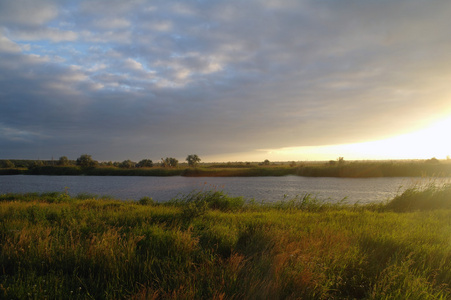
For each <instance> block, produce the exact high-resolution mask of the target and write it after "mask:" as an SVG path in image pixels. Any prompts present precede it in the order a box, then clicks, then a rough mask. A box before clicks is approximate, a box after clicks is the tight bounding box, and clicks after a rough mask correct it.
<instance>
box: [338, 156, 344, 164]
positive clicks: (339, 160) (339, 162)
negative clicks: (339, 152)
mask: <svg viewBox="0 0 451 300" xmlns="http://www.w3.org/2000/svg"><path fill="white" fill-rule="evenodd" d="M337 161H338V164H339V165H342V164H344V163H345V159H344V158H343V157H342V156H340V157H339V158H338V159H337Z"/></svg>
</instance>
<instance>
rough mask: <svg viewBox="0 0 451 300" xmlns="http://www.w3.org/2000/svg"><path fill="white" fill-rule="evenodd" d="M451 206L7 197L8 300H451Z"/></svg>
mask: <svg viewBox="0 0 451 300" xmlns="http://www.w3.org/2000/svg"><path fill="white" fill-rule="evenodd" d="M435 196H439V197H440V199H441V200H440V201H438V202H439V204H433V205H432V206H428V205H427V203H430V200H431V199H434V197H435ZM409 203H410V204H411V203H415V205H409ZM450 203H451V187H450V186H449V185H443V186H440V187H437V186H435V185H430V186H427V187H425V188H423V189H419V188H413V189H410V190H408V191H406V192H405V193H404V194H402V195H400V196H398V197H397V198H395V199H394V200H392V201H391V202H389V203H387V204H384V205H373V206H349V207H348V206H343V205H331V204H324V203H319V202H316V201H315V199H312V198H310V197H309V195H306V196H304V197H301V198H298V199H293V200H292V201H287V202H283V203H282V202H281V203H277V204H272V205H256V204H252V203H248V204H246V203H244V201H243V200H242V199H241V198H232V197H228V196H227V195H224V194H223V193H221V192H214V191H211V192H208V191H207V192H193V193H191V194H189V195H186V196H184V197H182V198H180V199H174V200H173V201H170V202H169V203H165V204H155V203H153V202H152V201H151V199H150V198H143V199H141V200H140V201H138V202H136V203H126V202H121V201H115V200H109V199H98V198H94V197H92V196H91V197H88V196H86V195H84V196H80V197H78V198H77V197H75V198H70V197H69V196H67V195H65V194H64V193H47V194H25V195H3V196H0V220H1V225H0V243H1V252H0V265H1V269H0V298H2V299H14V298H18V299H29V298H31V299H44V298H48V299H53V298H64V299H66V298H67V299H86V298H88V299H89V298H91V299H121V298H131V299H168V298H169V299H294V298H301V299H353V298H355V299H449V298H451V290H450V287H449V284H450V283H451V243H450V234H451V206H450Z"/></svg>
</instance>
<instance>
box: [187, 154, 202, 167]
mask: <svg viewBox="0 0 451 300" xmlns="http://www.w3.org/2000/svg"><path fill="white" fill-rule="evenodd" d="M186 161H187V162H188V165H189V166H190V167H195V166H197V164H198V163H199V162H200V158H199V156H197V154H190V155H188V156H187V157H186Z"/></svg>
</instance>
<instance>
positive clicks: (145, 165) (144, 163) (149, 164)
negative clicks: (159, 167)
mask: <svg viewBox="0 0 451 300" xmlns="http://www.w3.org/2000/svg"><path fill="white" fill-rule="evenodd" d="M138 167H139V168H152V167H153V162H152V160H151V159H143V160H141V161H140V162H139V163H138Z"/></svg>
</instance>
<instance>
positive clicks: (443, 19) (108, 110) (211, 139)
mask: <svg viewBox="0 0 451 300" xmlns="http://www.w3.org/2000/svg"><path fill="white" fill-rule="evenodd" d="M5 3H6V4H5ZM5 3H4V2H1V5H2V7H0V8H2V9H0V27H1V28H2V30H1V31H0V33H1V35H0V54H1V56H2V59H1V60H0V105H2V110H1V111H0V118H1V120H2V122H3V126H4V128H13V129H14V130H16V131H15V132H35V131H34V130H33V128H39V129H40V130H39V132H42V134H43V136H46V137H47V139H46V142H45V146H42V150H43V151H46V150H45V149H47V151H48V152H51V151H53V150H52V147H55V148H58V149H64V150H65V151H71V153H74V152H76V151H81V152H83V153H85V152H92V154H94V155H96V154H98V155H99V156H102V158H103V159H116V160H123V159H125V158H131V159H139V158H142V157H148V156H149V155H155V156H156V157H157V158H159V157H161V156H167V155H170V154H169V153H173V154H171V155H173V156H180V157H183V156H186V154H187V153H198V154H200V155H202V153H204V154H205V155H213V154H221V153H222V154H223V155H224V157H227V153H244V152H251V151H256V149H278V148H289V147H301V146H318V145H331V144H343V143H355V142H363V141H370V140H373V139H377V138H386V137H389V136H391V135H395V134H402V133H407V132H409V131H412V130H415V129H420V128H422V127H423V126H425V125H426V124H428V123H430V122H432V121H433V120H434V118H437V117H440V116H443V115H445V114H448V113H451V107H450V106H449V101H448V99H449V96H450V95H451V88H449V79H450V75H449V74H451V67H450V66H449V64H447V63H446V62H447V61H450V60H451V37H449V35H448V33H447V29H446V28H449V27H450V25H451V21H450V20H449V17H448V16H449V13H450V12H451V4H448V3H447V2H444V1H442V2H434V3H430V2H427V1H425V0H416V1H413V2H412V1H405V0H400V1H394V2H389V3H388V2H383V3H382V2H375V1H361V2H358V3H357V2H356V1H352V0H344V1H340V3H336V2H330V1H327V2H318V1H308V0H304V1H295V0H293V1H257V0H253V1H246V2H245V3H243V2H242V1H233V0H232V1H190V2H178V1H152V2H150V1H144V0H142V1H130V2H129V1H100V0H97V1H83V2H61V1H56V2H50V1H48V2H47V1H46V2H36V1H31V2H26V3H25V2H24V1H18V2H17V3H19V4H20V5H17V4H16V2H15V1H11V2H5ZM12 3H14V4H12ZM38 3H39V4H38ZM31 10H34V11H35V12H36V14H32V13H31ZM31 140H32V141H34V143H35V142H36V141H38V140H39V137H38V136H35V138H33V139H31ZM8 141H10V139H9V140H8ZM0 143H3V144H2V145H7V141H6V139H5V138H3V142H2V138H1V137H0ZM17 145H18V144H17ZM41 145H43V144H41ZM68 145H71V146H72V147H69V146H68ZM130 145H133V146H130ZM18 147H19V146H17V148H15V150H14V151H16V150H17V149H18ZM11 149H13V148H11ZM70 149H73V151H72V150H70ZM83 149H85V150H83ZM11 151H12V150H11ZM12 153H13V152H11V153H10V154H11V155H12ZM20 153H26V152H20ZM167 153H168V154H167ZM61 155H69V154H65V153H61ZM73 155H77V153H74V154H73ZM99 159H100V158H99Z"/></svg>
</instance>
